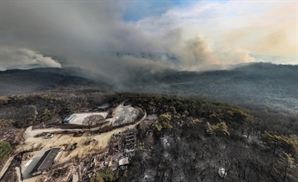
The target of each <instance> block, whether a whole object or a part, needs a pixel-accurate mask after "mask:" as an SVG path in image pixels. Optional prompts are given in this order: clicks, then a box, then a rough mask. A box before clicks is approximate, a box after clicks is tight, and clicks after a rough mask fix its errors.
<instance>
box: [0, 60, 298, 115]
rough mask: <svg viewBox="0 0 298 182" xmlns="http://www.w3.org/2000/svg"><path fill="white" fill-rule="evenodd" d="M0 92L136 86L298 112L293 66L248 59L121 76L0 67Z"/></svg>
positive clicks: (296, 68)
mask: <svg viewBox="0 0 298 182" xmlns="http://www.w3.org/2000/svg"><path fill="white" fill-rule="evenodd" d="M0 83H1V88H0V96H5V95H9V94H24V93H25V94H26V93H34V92H38V91H45V90H51V89H55V88H59V87H63V88H67V87H71V88H72V89H76V88H80V87H89V88H94V89H104V90H107V91H118V92H140V93H141V92H142V93H156V94H170V95H172V94H174V95H184V96H196V97H204V98H208V99H215V100H222V101H225V102H229V103H232V104H236V105H240V106H245V107H255V106H257V108H258V109H264V110H266V109H268V107H269V108H270V109H273V110H276V111H279V110H282V111H285V112H298V92H297V90H298V66H297V65H295V66H293V65H275V64H270V63H252V64H247V65H242V66H239V67H236V68H234V69H231V70H216V71H204V72H191V71H177V70H164V71H160V72H152V71H151V70H149V69H147V68H144V67H140V68H133V69H131V70H129V75H123V78H113V75H111V78H106V77H104V76H102V75H99V74H97V73H92V72H90V71H87V70H83V69H80V68H75V67H66V68H35V69H30V70H7V71H2V72H0Z"/></svg>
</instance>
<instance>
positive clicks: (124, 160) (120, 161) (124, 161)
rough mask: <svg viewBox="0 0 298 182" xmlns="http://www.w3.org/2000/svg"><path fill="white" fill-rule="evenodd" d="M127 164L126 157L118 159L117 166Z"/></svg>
mask: <svg viewBox="0 0 298 182" xmlns="http://www.w3.org/2000/svg"><path fill="white" fill-rule="evenodd" d="M127 164H129V161H128V157H125V158H122V159H120V160H119V166H124V165H127Z"/></svg>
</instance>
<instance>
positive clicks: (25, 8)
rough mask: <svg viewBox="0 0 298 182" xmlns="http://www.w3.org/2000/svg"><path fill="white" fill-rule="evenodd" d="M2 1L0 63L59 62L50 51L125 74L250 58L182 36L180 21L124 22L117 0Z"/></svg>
mask: <svg viewBox="0 0 298 182" xmlns="http://www.w3.org/2000/svg"><path fill="white" fill-rule="evenodd" d="M1 6H2V9H1V12H0V16H1V28H2V31H1V60H0V63H1V64H0V66H1V67H2V69H7V68H11V67H19V68H30V67H31V66H32V65H35V66H36V65H39V66H41V67H45V66H53V67H60V66H61V65H60V64H59V63H57V62H56V61H54V60H53V59H51V58H50V57H46V56H43V55H51V56H55V57H59V58H61V59H63V61H64V65H67V66H78V67H82V68H85V69H90V70H92V71H94V72H97V73H100V74H102V75H106V76H108V77H117V78H124V77H125V75H127V74H129V71H127V70H129V69H130V68H137V67H146V68H147V69H149V70H151V71H152V72H155V71H159V70H162V69H178V70H202V69H205V68H206V67H208V66H210V65H224V64H237V63H242V62H252V61H254V58H252V57H250V55H249V53H250V52H249V51H248V50H245V49H241V48H237V47H233V48H229V49H226V48H223V47H216V46H214V45H212V43H210V42H211V41H210V40H207V39H206V38H205V37H204V36H202V35H199V34H197V35H196V36H193V37H187V38H186V37H184V34H183V32H184V31H185V30H184V29H183V25H181V26H178V27H177V26H172V25H171V23H172V24H175V23H177V22H175V21H174V20H173V21H170V22H169V25H164V23H162V24H163V25H161V24H158V23H156V24H150V26H147V25H145V24H144V23H142V21H139V23H135V22H125V21H123V20H122V19H121V15H122V12H123V11H124V9H125V5H124V4H123V2H121V1H120V2H119V1H109V2H105V1H98V2H95V1H92V2H85V1H84V2H83V1H75V2H74V1H55V2H51V1H39V2H36V1H34V2H31V1H26V2H20V1H18V2H17V3H16V2H10V1H4V2H1ZM175 25H176V24H175ZM117 53H121V54H122V55H121V56H119V55H117ZM143 54H145V55H146V56H142V55H143ZM30 65H31V66H30Z"/></svg>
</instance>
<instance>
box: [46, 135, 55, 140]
mask: <svg viewBox="0 0 298 182" xmlns="http://www.w3.org/2000/svg"><path fill="white" fill-rule="evenodd" d="M53 136H54V135H53V134H48V135H47V136H46V139H49V138H53Z"/></svg>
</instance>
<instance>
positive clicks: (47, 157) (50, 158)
mask: <svg viewBox="0 0 298 182" xmlns="http://www.w3.org/2000/svg"><path fill="white" fill-rule="evenodd" d="M59 152H60V148H52V149H51V150H48V151H46V152H45V153H44V154H43V156H42V157H41V158H40V160H39V161H38V163H37V164H36V166H35V167H34V168H33V170H32V171H31V173H30V175H31V176H37V175H39V174H42V173H43V172H44V171H47V170H49V169H50V167H51V166H52V164H53V163H54V160H55V158H56V156H57V154H58V153H59Z"/></svg>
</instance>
